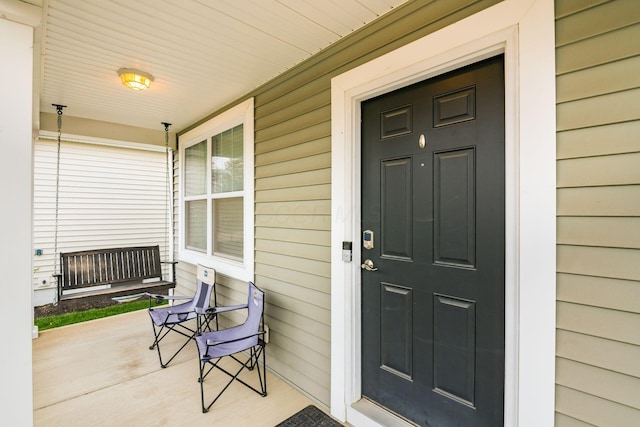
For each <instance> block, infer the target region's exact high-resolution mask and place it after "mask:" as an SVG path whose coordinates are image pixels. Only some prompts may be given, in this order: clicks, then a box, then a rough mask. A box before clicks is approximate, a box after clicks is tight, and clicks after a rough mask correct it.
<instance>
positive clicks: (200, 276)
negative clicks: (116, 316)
mask: <svg viewBox="0 0 640 427" xmlns="http://www.w3.org/2000/svg"><path fill="white" fill-rule="evenodd" d="M196 282H197V285H196V294H195V295H194V296H193V297H184V296H169V295H157V294H147V296H148V297H149V316H150V317H151V326H153V336H154V340H153V344H152V345H151V346H150V347H149V350H153V349H154V348H156V349H157V350H158V358H159V359H160V366H161V367H163V368H166V367H167V365H168V364H169V363H171V361H172V360H173V359H174V358H175V357H176V356H177V355H178V353H180V351H182V349H183V348H185V347H186V346H187V344H188V343H189V341H191V340H192V339H193V338H194V337H195V336H196V335H198V334H200V333H201V332H202V331H203V330H211V322H212V321H213V320H214V319H215V321H216V326H217V318H216V313H215V312H214V311H207V310H208V309H210V308H211V294H212V293H213V300H214V307H215V304H216V292H215V284H216V271H215V270H214V269H213V268H208V267H204V266H202V265H198V269H197V281H196ZM152 299H156V301H158V302H161V301H163V300H167V301H175V300H184V299H188V300H189V301H187V302H184V303H182V304H178V305H173V306H169V307H154V308H152V307H151V300H152ZM194 320H195V325H194ZM169 332H176V333H178V334H180V335H182V336H184V337H186V338H187V339H186V341H185V342H184V343H183V344H182V346H181V347H180V348H178V350H176V352H175V353H173V355H172V356H171V357H170V358H169V360H168V361H166V362H163V360H162V353H161V351H160V342H161V341H162V340H163V339H164V338H165V337H166V336H167V334H169Z"/></svg>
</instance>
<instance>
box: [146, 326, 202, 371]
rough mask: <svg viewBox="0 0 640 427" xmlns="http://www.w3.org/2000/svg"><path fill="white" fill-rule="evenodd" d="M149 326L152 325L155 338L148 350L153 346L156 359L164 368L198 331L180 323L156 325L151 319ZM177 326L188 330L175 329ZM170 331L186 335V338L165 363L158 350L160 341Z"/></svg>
mask: <svg viewBox="0 0 640 427" xmlns="http://www.w3.org/2000/svg"><path fill="white" fill-rule="evenodd" d="M151 326H152V327H153V335H154V337H155V339H154V341H153V344H151V346H149V350H153V349H154V347H155V349H156V350H157V352H158V360H159V361H160V367H161V368H166V367H167V366H168V365H169V363H171V361H172V360H173V359H174V358H175V357H176V356H177V355H178V353H180V352H181V351H182V349H184V348H185V347H186V346H187V345H188V344H189V342H190V341H191V340H192V339H193V338H194V337H195V336H196V333H197V332H198V330H197V329H196V330H195V331H194V330H192V329H190V328H188V327H186V326H184V325H181V324H175V325H167V324H163V325H162V326H160V327H156V324H155V323H154V322H153V320H152V321H151ZM178 327H180V328H182V329H184V330H186V331H188V332H189V334H187V333H185V332H183V331H181V330H178V329H176V328H178ZM172 331H173V332H176V333H178V334H180V335H182V336H184V337H186V338H187V340H186V341H185V342H184V343H183V344H182V346H181V347H180V348H179V349H178V350H177V351H176V352H175V353H173V355H172V356H171V357H170V358H169V360H168V361H167V362H166V363H165V362H163V361H162V352H161V351H160V341H162V340H163V339H164V338H165V337H166V336H167V335H168V334H169V332H172Z"/></svg>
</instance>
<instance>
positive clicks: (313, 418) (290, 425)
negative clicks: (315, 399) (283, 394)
mask: <svg viewBox="0 0 640 427" xmlns="http://www.w3.org/2000/svg"><path fill="white" fill-rule="evenodd" d="M276 427H342V424H340V423H339V422H337V421H336V420H334V419H333V418H331V417H330V416H329V415H327V414H325V413H324V412H322V411H321V410H320V409H318V408H316V407H315V406H313V405H309V406H307V407H306V408H304V409H302V410H301V411H300V412H298V413H296V414H294V415H292V416H291V417H289V418H287V419H286V420H284V421H283V422H281V423H280V424H278V425H277V426H276Z"/></svg>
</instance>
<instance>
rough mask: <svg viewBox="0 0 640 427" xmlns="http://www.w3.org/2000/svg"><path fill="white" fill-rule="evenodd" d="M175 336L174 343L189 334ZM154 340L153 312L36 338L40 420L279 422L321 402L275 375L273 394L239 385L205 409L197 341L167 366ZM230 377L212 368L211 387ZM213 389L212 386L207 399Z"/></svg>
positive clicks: (270, 380) (270, 385)
mask: <svg viewBox="0 0 640 427" xmlns="http://www.w3.org/2000/svg"><path fill="white" fill-rule="evenodd" d="M171 335H175V338H176V339H174V337H172V338H171V339H172V340H173V342H171V343H167V344H166V345H167V346H171V344H173V343H176V344H177V343H178V341H179V339H182V337H180V336H178V335H177V334H171ZM168 339H169V338H168V337H167V340H168ZM152 341H153V340H152V332H151V323H150V321H149V316H148V314H147V312H146V310H142V311H138V312H133V313H127V314H122V315H118V316H113V317H108V318H104V319H99V320H94V321H90V322H85V323H79V324H76V325H70V326H66V327H62V328H57V329H52V330H48V331H43V332H41V333H40V337H39V338H37V339H35V340H34V341H33V390H34V396H33V406H34V425H35V426H47V427H51V426H65V427H70V426H83V427H85V426H182V425H189V426H204V425H207V426H213V425H215V426H225V427H234V426H238V427H240V426H242V427H246V426H253V427H260V426H265V427H271V426H275V425H276V424H278V423H279V422H281V421H283V420H285V419H286V418H288V417H289V416H291V415H293V414H294V413H296V412H297V411H299V410H300V409H302V408H304V407H305V406H307V405H309V404H313V403H315V402H313V401H311V400H310V399H309V398H307V397H306V396H304V395H303V394H301V393H300V392H298V391H297V390H296V389H294V388H293V387H291V386H290V385H289V384H287V383H286V382H284V381H283V380H281V379H280V378H278V377H277V376H276V375H274V374H272V373H270V372H268V373H267V392H268V395H267V397H261V396H259V395H258V394H256V393H254V392H253V391H251V390H249V389H247V388H246V387H244V386H242V385H241V384H238V383H234V384H232V385H231V386H230V387H229V388H228V389H227V390H226V391H225V393H224V394H223V395H222V397H221V398H220V399H219V400H218V401H217V402H216V404H215V405H214V406H213V407H212V408H211V409H210V411H209V412H208V413H206V414H203V413H202V410H201V405H200V386H199V383H198V382H197V378H198V362H197V356H196V348H195V343H189V345H187V347H186V348H185V349H184V350H183V351H182V352H181V353H180V354H179V355H178V356H177V357H176V359H174V360H173V361H172V362H171V364H170V365H169V366H168V367H167V368H166V369H162V368H160V364H159V362H158V356H157V353H156V351H155V350H153V351H150V350H149V348H148V347H149V345H150V344H151V342H152ZM163 343H164V342H163ZM174 348H177V347H175V346H174ZM268 364H269V356H268V355H267V365H268ZM245 371H246V370H245ZM216 374H217V375H216ZM213 375H215V376H213ZM254 376H255V374H254V373H253V372H245V373H243V376H242V378H249V377H250V378H251V379H252V380H253V378H254ZM225 378H228V377H226V375H224V374H222V373H219V372H216V373H212V374H211V375H210V376H209V377H208V378H207V380H206V381H205V384H207V383H210V384H209V385H210V386H212V385H213V384H221V383H222V381H225ZM212 380H213V382H212ZM212 392H213V389H212V390H211V391H210V392H209V394H207V389H206V388H205V397H207V396H208V395H210V396H212V397H213V394H211V393H212Z"/></svg>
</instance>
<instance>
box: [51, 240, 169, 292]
mask: <svg viewBox="0 0 640 427" xmlns="http://www.w3.org/2000/svg"><path fill="white" fill-rule="evenodd" d="M60 266H61V274H60V275H59V276H58V296H59V298H60V299H67V298H78V297H79V295H81V296H91V295H97V294H100V295H103V294H105V293H110V292H113V291H109V289H101V290H93V291H91V290H90V288H92V287H97V286H103V285H111V288H110V289H114V288H122V287H123V286H118V284H124V283H126V284H127V286H128V287H129V288H130V289H136V288H140V289H142V288H145V287H149V286H147V285H155V286H157V285H158V284H161V285H162V284H168V285H171V286H170V287H174V286H175V282H168V281H165V280H163V278H162V263H161V261H160V247H159V245H156V246H139V247H125V248H106V249H94V250H86V251H76V252H67V253H61V254H60ZM147 279H157V280H156V281H152V282H151V283H147V282H148V280H147ZM82 288H87V289H88V290H87V292H82V293H73V294H65V291H67V290H72V289H82Z"/></svg>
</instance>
